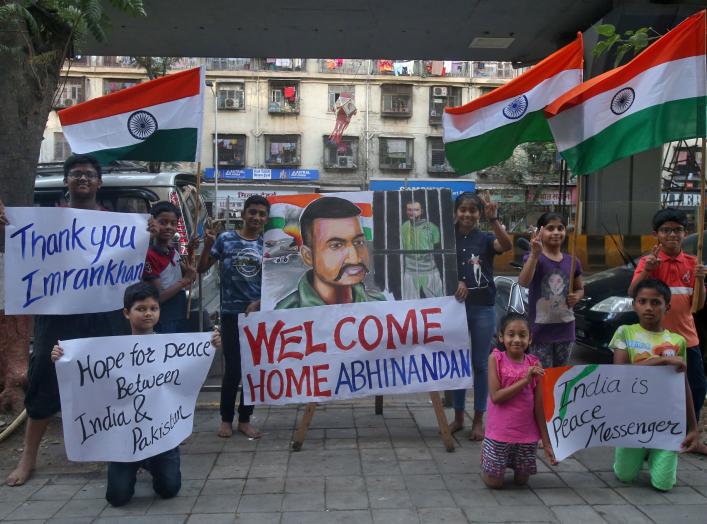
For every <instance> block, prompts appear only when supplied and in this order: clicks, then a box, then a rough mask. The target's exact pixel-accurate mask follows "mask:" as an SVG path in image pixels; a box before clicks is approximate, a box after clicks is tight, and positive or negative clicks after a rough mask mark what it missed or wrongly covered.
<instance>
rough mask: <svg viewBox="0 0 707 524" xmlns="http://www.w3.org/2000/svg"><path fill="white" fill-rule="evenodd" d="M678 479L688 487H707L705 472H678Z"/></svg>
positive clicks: (706, 474)
mask: <svg viewBox="0 0 707 524" xmlns="http://www.w3.org/2000/svg"><path fill="white" fill-rule="evenodd" d="M678 479H679V480H681V481H683V482H685V483H686V484H688V485H690V486H707V471H704V470H696V471H678Z"/></svg>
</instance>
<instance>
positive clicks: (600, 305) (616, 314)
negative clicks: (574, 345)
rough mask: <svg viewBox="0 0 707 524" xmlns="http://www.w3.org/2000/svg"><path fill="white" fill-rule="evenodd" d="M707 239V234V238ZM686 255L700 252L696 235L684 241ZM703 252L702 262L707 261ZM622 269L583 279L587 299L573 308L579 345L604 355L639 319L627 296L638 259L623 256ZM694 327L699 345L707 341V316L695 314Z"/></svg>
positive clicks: (705, 314) (608, 353) (613, 269)
mask: <svg viewBox="0 0 707 524" xmlns="http://www.w3.org/2000/svg"><path fill="white" fill-rule="evenodd" d="M705 236H706V238H707V235H705ZM683 249H684V250H685V252H686V253H689V254H693V255H694V254H695V253H696V252H697V235H696V234H694V235H690V236H688V237H687V238H686V239H685V241H684V242H683ZM705 254H707V252H705V251H703V256H702V259H703V263H704V260H707V257H706V256H705ZM624 258H625V259H626V260H627V263H626V264H625V265H623V266H619V267H615V268H612V269H607V270H606V271H601V272H599V273H594V274H593V275H589V276H586V277H585V278H584V298H583V299H582V300H580V302H579V304H577V305H576V306H575V308H574V314H575V320H576V333H577V342H578V343H579V344H583V345H586V346H589V347H592V348H594V349H597V350H599V351H600V352H602V353H604V354H605V356H607V357H608V356H609V355H610V354H611V350H610V349H609V342H610V341H611V337H612V336H613V335H614V332H615V331H616V329H617V328H618V327H619V326H620V325H622V324H635V323H637V322H638V317H637V315H636V313H635V312H634V311H633V300H632V299H631V298H630V297H629V296H628V288H629V285H630V284H631V279H632V278H633V272H634V270H635V268H636V265H637V264H638V260H639V259H638V258H629V257H627V256H625V257H624ZM695 324H696V325H697V332H698V334H699V336H700V345H701V346H703V347H704V345H705V342H707V336H705V335H707V332H706V330H705V328H706V327H707V313H705V312H704V310H703V311H700V312H698V313H697V315H695Z"/></svg>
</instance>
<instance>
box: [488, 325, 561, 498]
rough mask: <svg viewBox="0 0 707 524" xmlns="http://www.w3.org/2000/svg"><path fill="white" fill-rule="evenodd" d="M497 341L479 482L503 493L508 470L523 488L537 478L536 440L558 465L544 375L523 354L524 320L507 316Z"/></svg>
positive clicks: (525, 343)
mask: <svg viewBox="0 0 707 524" xmlns="http://www.w3.org/2000/svg"><path fill="white" fill-rule="evenodd" d="M498 340H499V342H500V345H501V346H502V347H503V349H504V350H503V351H501V350H499V349H498V348H496V349H494V350H493V352H492V353H491V355H490V356H489V401H490V402H489V405H488V413H487V415H486V433H485V435H484V441H483V443H482V446H481V476H482V478H483V479H484V482H485V483H486V485H487V486H488V487H490V488H494V489H499V488H502V487H503V474H504V473H505V471H506V468H511V469H512V470H513V471H514V476H513V481H514V482H515V483H516V484H519V485H523V484H526V483H527V482H528V478H529V477H530V475H534V474H535V473H537V466H536V464H535V459H536V455H537V448H538V440H539V439H542V442H543V446H544V451H545V456H546V457H547V458H548V460H549V461H550V463H551V464H553V465H555V464H557V461H556V460H555V456H554V454H553V452H552V447H551V445H550V439H549V438H548V433H547V427H546V426H545V418H544V415H543V397H542V387H541V384H540V378H541V377H542V375H543V374H544V373H545V372H544V371H543V368H542V366H541V365H540V361H539V360H538V357H536V356H534V355H530V354H528V353H526V351H527V349H528V346H529V345H530V324H529V323H528V319H527V318H525V317H524V316H523V315H519V314H517V313H509V314H508V315H506V316H505V317H504V319H503V321H502V322H501V331H500V333H499V334H498Z"/></svg>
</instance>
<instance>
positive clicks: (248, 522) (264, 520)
mask: <svg viewBox="0 0 707 524" xmlns="http://www.w3.org/2000/svg"><path fill="white" fill-rule="evenodd" d="M281 518H282V513H280V512H268V513H243V514H238V515H236V523H237V524H279V522H280V519H281Z"/></svg>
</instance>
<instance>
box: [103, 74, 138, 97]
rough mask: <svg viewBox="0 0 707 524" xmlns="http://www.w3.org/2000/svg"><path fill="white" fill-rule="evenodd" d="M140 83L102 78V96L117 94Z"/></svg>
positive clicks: (123, 79) (122, 79)
mask: <svg viewBox="0 0 707 524" xmlns="http://www.w3.org/2000/svg"><path fill="white" fill-rule="evenodd" d="M139 83H140V80H126V79H125V78H121V79H115V78H104V79H103V95H104V96H105V95H110V94H111V93H117V92H118V91H122V90H123V89H127V88H128V87H133V86H136V85H138V84H139Z"/></svg>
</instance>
